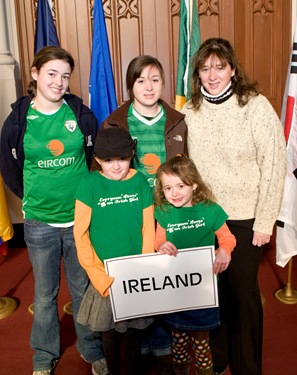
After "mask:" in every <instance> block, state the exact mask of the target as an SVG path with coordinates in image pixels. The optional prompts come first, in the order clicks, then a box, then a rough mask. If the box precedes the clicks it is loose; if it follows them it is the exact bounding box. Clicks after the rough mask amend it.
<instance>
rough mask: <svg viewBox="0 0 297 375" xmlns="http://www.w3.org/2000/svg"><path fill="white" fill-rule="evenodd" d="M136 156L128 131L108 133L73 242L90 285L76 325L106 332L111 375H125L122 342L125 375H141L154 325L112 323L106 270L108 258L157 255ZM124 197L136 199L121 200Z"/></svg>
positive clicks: (100, 143) (98, 146) (81, 191)
mask: <svg viewBox="0 0 297 375" xmlns="http://www.w3.org/2000/svg"><path fill="white" fill-rule="evenodd" d="M134 150H135V141H133V139H132V138H131V136H130V134H129V133H128V132H127V131H126V130H125V129H122V128H109V129H104V130H103V131H102V132H101V133H100V135H99V136H97V138H96V142H95V146H94V152H95V160H96V161H97V163H98V164H99V167H100V171H98V170H96V171H93V172H91V173H90V174H89V176H88V177H86V178H85V179H84V180H82V181H81V183H80V185H79V187H78V190H77V193H76V206H75V225H74V237H75V242H76V246H77V252H78V258H79V261H80V264H81V265H82V267H83V268H85V270H86V271H87V273H88V275H89V278H90V280H91V284H90V286H89V288H88V290H87V292H86V294H85V297H84V300H83V302H82V304H81V308H80V311H79V313H78V317H77V320H78V321H79V322H80V323H81V324H83V325H88V326H90V328H91V329H92V330H94V331H100V332H103V333H102V336H103V348H104V353H105V356H106V361H107V366H108V369H109V374H110V375H118V374H120V372H121V367H122V366H121V351H120V346H121V345H120V343H121V342H122V341H124V348H125V361H126V368H127V373H129V374H131V375H139V374H140V371H139V362H140V361H139V359H140V351H141V335H140V332H141V329H144V328H146V327H148V326H149V325H150V324H151V323H152V321H153V319H152V318H139V319H132V320H127V321H121V322H114V320H113V318H112V310H111V304H110V299H109V287H110V286H111V284H112V282H113V278H112V277H110V276H108V275H107V274H106V272H105V268H104V264H103V261H104V260H105V259H107V258H115V257H121V256H127V255H136V254H141V253H150V252H154V228H155V223H154V216H153V215H154V208H153V199H152V193H151V189H150V186H149V184H148V182H147V181H146V179H145V177H144V176H143V174H142V173H140V172H138V171H136V170H134V169H132V168H130V162H131V159H132V157H133V155H134ZM124 196H129V197H134V198H135V199H130V200H128V199H126V198H121V197H124ZM128 215H129V220H127V216H128ZM119 245H120V246H119Z"/></svg>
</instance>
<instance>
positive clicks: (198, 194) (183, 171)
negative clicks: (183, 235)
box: [155, 155, 216, 207]
mask: <svg viewBox="0 0 297 375" xmlns="http://www.w3.org/2000/svg"><path fill="white" fill-rule="evenodd" d="M163 174H167V175H175V176H178V177H179V178H180V179H181V180H182V182H183V183H184V184H185V185H188V186H193V185H194V184H196V185H197V188H196V189H195V190H194V191H193V197H192V202H191V203H192V205H193V206H194V205H195V204H197V203H199V202H204V203H207V204H211V203H214V202H216V198H215V196H214V194H213V193H212V191H211V189H210V188H209V187H208V186H207V184H206V183H205V182H204V181H203V180H202V177H201V176H200V173H199V172H198V169H197V168H196V165H195V164H194V162H193V160H192V159H190V158H189V157H187V156H186V155H176V156H174V157H172V158H171V159H169V160H168V161H166V162H165V163H163V164H161V165H160V167H159V168H158V170H157V174H156V187H155V204H156V206H159V207H161V206H163V205H164V204H165V205H166V204H168V202H167V200H166V198H165V195H164V191H163V186H162V181H161V177H162V175H163Z"/></svg>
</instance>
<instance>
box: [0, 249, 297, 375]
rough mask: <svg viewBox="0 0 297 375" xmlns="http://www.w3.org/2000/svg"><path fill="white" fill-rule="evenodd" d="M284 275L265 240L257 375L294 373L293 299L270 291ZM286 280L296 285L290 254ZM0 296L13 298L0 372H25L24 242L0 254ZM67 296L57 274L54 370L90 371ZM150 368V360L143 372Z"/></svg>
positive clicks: (27, 296) (28, 358)
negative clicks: (57, 333) (260, 371)
mask: <svg viewBox="0 0 297 375" xmlns="http://www.w3.org/2000/svg"><path fill="white" fill-rule="evenodd" d="M287 276H288V269H287V268H285V269H283V268H280V267H278V266H276V265H275V250H274V248H273V246H267V248H266V250H265V253H264V256H263V261H262V264H261V269H260V274H259V281H260V286H261V292H262V296H263V297H264V299H265V303H264V348H263V349H264V350H263V375H296V374H297V354H296V348H297V304H291V305H288V304H284V303H282V302H280V301H278V300H277V299H276V298H275V297H274V295H273V293H274V291H276V290H278V289H282V288H283V287H284V286H285V285H286V283H287ZM291 285H292V288H294V287H295V288H297V261H296V259H295V258H294V259H293V267H292V280H291ZM293 290H294V289H293ZM0 296H2V297H4V296H6V297H13V298H14V299H15V300H16V301H17V304H18V307H17V309H16V311H15V312H14V313H13V314H12V315H11V316H9V317H5V318H3V319H0V359H1V360H0V374H7V375H30V374H31V373H32V354H33V352H32V350H31V349H30V346H29V335H30V328H31V322H32V316H31V315H30V313H29V312H28V307H29V305H30V304H31V303H32V302H33V275H32V269H31V265H30V262H29V259H28V254H27V251H26V248H9V249H8V254H7V256H6V257H4V256H2V255H0ZM69 300H70V299H69V293H68V290H67V287H66V285H65V279H64V274H62V285H61V290H60V295H59V314H60V319H61V346H62V356H61V359H60V361H59V363H58V366H57V368H56V371H55V375H89V374H90V375H91V369H90V365H88V364H87V363H85V362H84V361H83V360H82V359H81V358H80V356H79V354H78V353H77V351H76V349H75V336H74V329H73V322H72V317H71V316H69V315H67V314H65V313H64V311H63V306H64V305H65V304H66V303H67V302H69ZM156 374H157V372H156V369H155V366H154V363H152V364H151V366H150V369H149V370H148V373H147V375H156ZM226 375H230V373H229V372H228V373H227V374H226Z"/></svg>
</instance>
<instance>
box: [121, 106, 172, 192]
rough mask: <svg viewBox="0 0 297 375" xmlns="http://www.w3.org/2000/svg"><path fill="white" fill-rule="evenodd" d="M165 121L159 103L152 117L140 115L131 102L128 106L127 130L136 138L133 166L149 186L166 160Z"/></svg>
mask: <svg viewBox="0 0 297 375" xmlns="http://www.w3.org/2000/svg"><path fill="white" fill-rule="evenodd" d="M165 123H166V112H165V111H164V108H163V107H162V106H161V105H160V111H159V113H158V114H157V115H156V116H155V117H153V118H147V117H144V116H142V115H141V114H140V113H138V112H137V111H136V110H135V108H134V107H133V103H132V104H131V105H130V107H129V110H128V126H129V132H130V134H131V137H132V138H133V139H136V140H137V146H136V157H134V158H133V161H132V162H133V168H135V169H136V170H138V171H140V172H141V173H142V174H143V175H144V176H145V177H146V179H147V180H148V183H149V184H150V187H151V188H153V187H154V186H155V179H156V178H155V177H156V172H157V169H158V167H159V166H160V165H161V164H162V163H164V162H165V161H166V149H165V140H164V137H165V135H164V132H165Z"/></svg>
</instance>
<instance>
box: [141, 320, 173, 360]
mask: <svg viewBox="0 0 297 375" xmlns="http://www.w3.org/2000/svg"><path fill="white" fill-rule="evenodd" d="M154 318H155V319H156V320H155V322H154V323H153V324H151V325H150V326H149V327H147V328H146V329H145V330H143V332H142V342H141V354H149V353H152V354H153V355H154V356H156V357H159V356H163V355H170V354H171V342H172V338H171V330H170V328H168V327H167V326H166V325H165V323H164V322H163V321H162V318H160V317H159V316H155V317H154Z"/></svg>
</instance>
